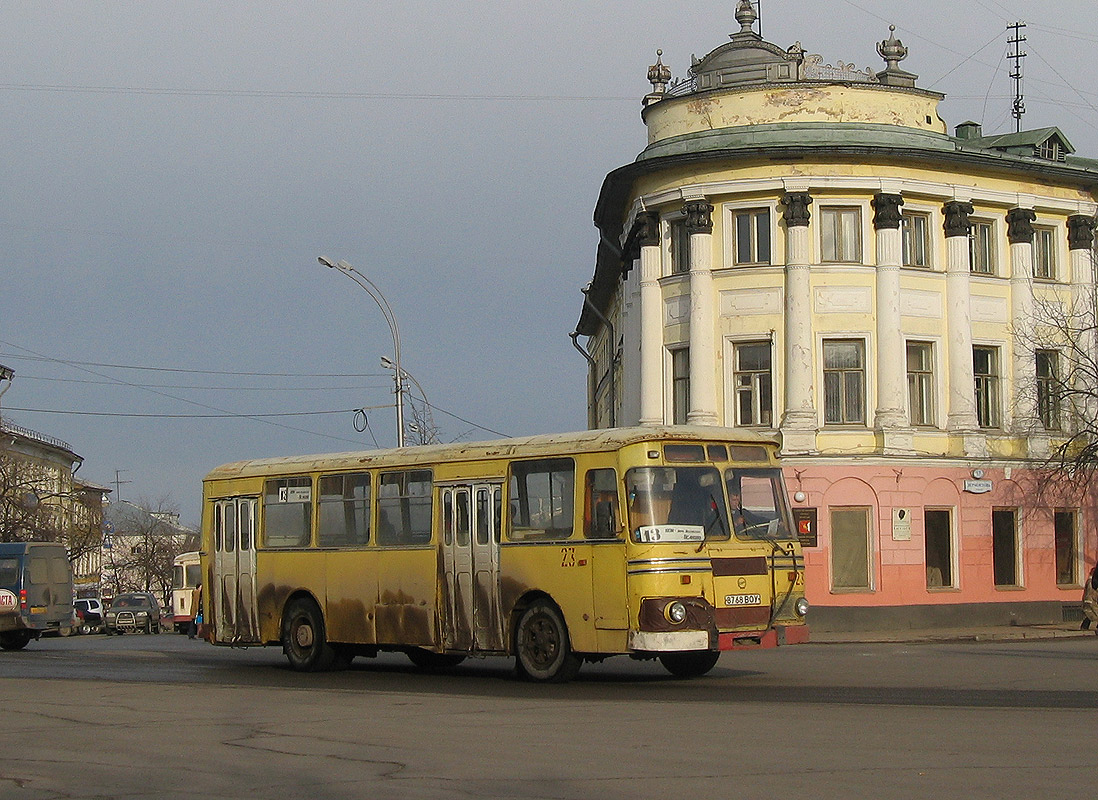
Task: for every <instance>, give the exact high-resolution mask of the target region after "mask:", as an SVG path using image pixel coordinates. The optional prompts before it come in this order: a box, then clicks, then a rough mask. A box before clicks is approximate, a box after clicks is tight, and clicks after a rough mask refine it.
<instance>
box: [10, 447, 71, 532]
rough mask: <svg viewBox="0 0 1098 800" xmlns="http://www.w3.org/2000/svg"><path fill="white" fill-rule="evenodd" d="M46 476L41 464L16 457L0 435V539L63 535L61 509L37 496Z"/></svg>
mask: <svg viewBox="0 0 1098 800" xmlns="http://www.w3.org/2000/svg"><path fill="white" fill-rule="evenodd" d="M48 480H49V475H48V471H47V470H46V468H45V467H43V466H42V465H40V464H37V463H35V462H33V461H31V460H29V459H26V458H22V457H20V456H19V455H18V454H17V453H15V452H14V451H13V450H11V448H10V447H8V446H7V445H6V444H5V443H4V442H3V440H2V439H0V542H56V541H61V540H62V539H63V533H64V525H63V523H64V514H63V510H62V509H61V508H60V507H59V506H58V505H57V504H56V503H43V502H42V500H41V495H42V487H43V485H44V484H46V483H47V481H48Z"/></svg>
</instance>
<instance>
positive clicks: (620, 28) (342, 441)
mask: <svg viewBox="0 0 1098 800" xmlns="http://www.w3.org/2000/svg"><path fill="white" fill-rule="evenodd" d="M735 6H736V3H735V2H734V0H721V2H717V1H716V0H702V1H699V2H691V3H679V4H670V3H667V2H654V0H633V1H632V2H624V1H623V0H603V1H602V2H599V3H590V2H557V3H546V2H541V3H533V2H530V3H520V2H514V0H510V1H509V2H502V1H501V0H480V2H476V3H467V2H457V3H428V2H422V1H417V0H402V2H388V0H384V1H382V0H377V1H375V2H368V3H367V2H314V3H285V2H282V3H279V2H262V3H259V2H248V3H244V2H220V1H219V2H214V1H212V0H211V1H210V2H180V1H179V0H173V2H159V1H157V0H144V1H143V2H132V3H121V2H112V3H105V2H48V3H47V2H37V1H34V2H29V1H28V2H10V0H5V1H3V2H0V11H2V13H3V21H4V25H3V33H2V34H0V37H2V38H0V41H2V45H3V46H2V47H0V74H2V76H3V77H0V141H2V142H3V143H4V145H5V147H4V150H3V158H2V159H0V186H2V192H3V205H2V206H0V235H2V236H3V238H4V247H3V248H0V259H2V262H3V266H2V268H0V363H3V364H5V365H7V366H10V367H12V368H13V369H15V370H16V378H15V382H14V384H13V386H12V388H11V389H10V390H9V391H8V392H7V393H6V394H5V395H4V398H3V401H2V403H3V412H4V415H5V417H6V418H8V419H10V420H11V421H12V422H14V423H16V424H18V425H22V426H24V427H28V428H32V429H34V430H37V431H40V432H42V433H46V434H49V435H52V436H56V437H58V438H61V439H64V440H66V441H68V442H69V443H70V444H71V445H72V446H73V448H74V449H75V450H76V451H77V452H78V453H80V454H81V455H82V456H84V458H85V463H84V466H83V467H82V469H81V471H80V475H81V477H83V478H85V479H88V480H92V481H95V482H99V483H103V484H106V485H110V484H111V483H112V482H113V481H114V480H115V477H116V470H118V471H121V472H120V477H121V479H122V480H124V481H129V483H126V484H124V485H122V487H121V495H122V497H124V498H126V499H129V500H146V501H149V502H152V503H156V502H158V501H159V500H161V499H163V498H169V499H170V501H171V502H173V503H174V504H176V505H177V506H178V507H179V508H180V510H181V511H182V512H183V518H184V521H185V522H188V523H191V524H196V523H197V521H198V514H199V504H200V503H199V501H200V496H201V495H200V493H201V479H202V476H203V475H204V474H205V473H206V472H207V471H208V470H209V469H210V468H212V467H214V466H216V465H218V464H220V463H224V462H226V461H235V460H238V459H243V458H251V457H261V456H269V455H286V454H295V453H307V452H328V451H331V452H337V451H346V450H354V449H361V448H366V447H373V444H374V438H372V437H376V440H377V442H378V443H379V444H380V445H382V446H389V445H391V444H392V443H393V442H394V429H395V424H394V421H393V411H392V409H391V408H376V409H374V410H371V411H370V412H369V419H370V423H371V430H370V431H367V432H365V433H357V432H356V431H355V429H354V428H353V426H352V419H351V415H350V413H341V414H328V415H309V416H295V417H278V418H268V419H267V421H266V422H260V421H256V420H252V419H244V418H241V417H239V416H238V417H231V416H230V417H222V418H203V419H199V418H193V417H191V418H186V417H180V416H178V415H200V414H206V415H209V414H215V415H224V414H236V415H243V414H273V413H299V412H317V411H333V410H340V409H343V410H349V409H354V408H358V407H363V406H384V405H385V404H386V403H391V402H392V395H391V387H392V384H391V379H390V376H389V374H388V373H385V372H384V371H383V370H382V369H381V368H380V366H379V363H378V362H379V358H380V357H381V356H383V355H391V354H392V353H391V350H392V346H391V340H390V336H389V332H388V328H387V327H386V326H385V323H384V320H383V318H382V316H381V314H380V312H379V311H378V309H377V307H376V306H374V304H373V303H372V301H371V300H370V298H369V297H368V296H367V295H366V294H365V292H363V291H361V290H360V289H358V288H357V287H355V286H353V285H351V283H350V281H348V280H347V279H346V278H345V277H343V276H341V275H339V274H336V273H335V272H334V271H332V270H327V269H324V268H323V267H321V266H319V265H318V264H317V260H316V259H317V256H318V255H325V256H327V257H329V258H331V259H332V260H337V259H345V260H346V261H348V262H350V263H351V264H353V265H354V266H356V267H357V268H359V269H360V270H361V271H362V272H364V273H365V274H366V275H368V276H369V277H370V278H371V280H373V281H374V282H375V284H377V286H378V287H379V288H380V289H381V291H382V292H383V293H384V295H385V296H386V298H388V300H389V302H390V304H391V305H392V308H393V310H394V312H395V315H396V317H397V320H398V323H399V326H400V333H401V338H402V345H403V361H404V367H405V368H406V369H407V370H408V371H409V372H410V373H411V374H412V375H413V376H415V378H416V379H418V381H419V382H420V384H422V385H423V387H424V389H425V390H426V391H427V394H428V397H429V398H430V400H431V402H432V403H433V404H434V405H435V407H436V415H435V421H436V423H437V424H438V426H439V427H440V428H441V434H442V439H443V440H444V441H452V440H455V439H458V438H461V439H467V440H478V439H485V438H494V434H493V433H490V432H488V431H489V430H490V431H498V432H501V433H504V434H508V435H524V434H531V433H542V432H551V431H565V430H579V429H582V428H584V427H585V424H586V417H585V398H584V393H585V384H584V381H585V374H586V367H585V362H584V361H583V359H582V358H581V357H580V355H579V354H578V353H576V352H575V350H574V349H573V348H572V345H571V342H570V341H569V339H568V333H569V332H571V331H572V330H573V328H574V326H575V322H576V320H577V318H578V316H579V311H580V304H581V299H582V298H581V295H580V293H579V290H580V287H582V286H583V285H584V284H585V283H586V282H587V281H588V280H589V279H590V277H591V272H592V269H593V264H594V253H595V245H596V242H597V237H596V232H595V230H594V228H593V226H592V223H591V216H592V211H593V208H594V203H595V200H596V198H597V196H598V190H599V187H600V185H601V183H602V179H603V177H604V176H605V174H606V173H607V172H608V171H609V170H611V169H613V168H615V167H617V166H620V165H621V164H624V163H627V162H628V161H631V160H632V159H633V158H634V157H635V156H636V154H637V153H638V152H639V151H640V150H641V148H642V147H643V145H644V140H645V139H644V137H645V132H644V127H643V125H642V124H641V121H640V117H639V112H640V98H641V97H642V96H643V94H644V93H645V92H646V91H647V90H648V89H649V85H648V83H647V81H646V77H645V76H646V71H647V67H648V65H649V64H651V63H653V61H654V59H655V50H656V48H662V49H663V51H664V56H663V58H664V61H665V63H667V64H668V65H669V66H670V67H671V68H672V70H673V72H674V75H675V77H676V79H677V78H681V77H683V76H684V75H685V72H686V69H687V67H688V66H689V63H690V56H691V54H696V55H698V56H702V55H704V54H705V53H707V52H709V51H710V50H712V49H713V48H715V47H717V46H718V45H720V44H722V43H723V42H725V41H727V38H726V37H727V34H729V33H732V32H734V31H735V30H738V25H737V24H736V22H735V20H734V19H733V15H734V10H735ZM1034 8H1040V9H1041V17H1040V18H1036V17H1032V16H1030V17H1026V16H1025V15H1024V14H1025V13H1029V14H1033V13H1035V12H1034V11H1033V9H1034ZM1018 19H1022V20H1024V21H1026V22H1028V23H1029V26H1028V28H1027V30H1026V35H1027V36H1028V42H1027V43H1026V45H1025V46H1024V49H1025V50H1026V51H1027V52H1028V53H1029V57H1028V58H1027V59H1026V60H1025V65H1024V68H1025V74H1026V82H1025V95H1026V106H1027V110H1028V113H1027V115H1026V117H1025V119H1024V127H1027V128H1037V127H1043V126H1047V125H1057V126H1059V127H1060V128H1061V129H1062V130H1063V131H1064V133H1065V134H1066V135H1067V137H1068V139H1069V140H1070V141H1071V142H1072V143H1073V144H1074V145H1075V147H1076V148H1077V150H1078V152H1079V154H1080V155H1085V156H1090V157H1098V133H1095V130H1098V90H1096V89H1095V88H1094V85H1093V82H1090V83H1089V84H1083V83H1080V85H1079V88H1078V89H1075V88H1072V87H1071V86H1070V85H1069V81H1072V80H1076V81H1078V80H1080V79H1081V77H1082V76H1085V75H1087V74H1089V72H1090V71H1091V67H1092V64H1093V62H1094V58H1093V56H1094V52H1095V49H1096V44H1098V4H1095V3H1093V2H1091V1H1090V0H1073V1H1072V2H1059V3H1055V2H1053V3H1043V4H1040V5H1039V6H1035V5H1034V4H1033V3H1025V2H1020V1H1019V0H1010V1H1002V2H993V1H992V0H973V2H969V3H963V4H959V3H956V2H953V1H952V0H948V1H947V0H929V1H928V2H911V1H910V0H906V1H905V2H899V1H898V0H857V1H856V2H854V1H852V0H829V2H823V1H822V0H819V1H817V2H809V1H808V0H789V1H787V2H778V1H777V0H763V7H762V33H763V35H764V37H765V38H766V39H767V40H769V41H772V42H774V43H776V44H779V45H781V46H782V47H787V46H789V45H790V44H792V43H793V42H795V41H800V42H801V43H802V44H803V46H804V47H805V48H806V49H807V50H808V51H809V52H812V53H820V54H821V55H823V56H824V60H825V62H827V63H832V64H833V63H835V62H837V61H845V62H848V63H853V64H855V65H856V66H857V67H859V68H862V69H864V68H865V67H873V68H874V69H878V68H881V67H883V62H881V60H880V58H879V57H878V56H877V54H876V51H875V45H876V42H878V41H880V40H882V39H885V38H887V37H888V25H889V23H892V24H895V25H896V26H897V35H898V36H899V37H900V38H901V39H902V40H903V41H904V44H906V45H907V46H908V48H909V49H910V56H909V57H908V59H907V60H906V61H905V62H903V67H904V68H905V69H908V70H909V71H912V72H916V73H918V74H919V75H920V80H919V85H920V86H921V87H923V88H931V89H934V90H936V91H941V92H944V93H946V94H947V95H948V99H947V101H946V102H945V103H943V105H942V114H943V116H944V117H945V119H946V121H947V123H949V125H950V127H951V128H952V126H953V125H955V124H957V123H958V122H962V121H964V120H966V119H974V120H977V121H981V122H983V124H984V126H985V131H986V132H988V133H993V132H1006V131H1008V130H1012V127H1011V126H1012V123H1013V121H1012V120H1011V118H1010V116H1009V109H1010V91H1011V90H1010V83H1009V81H1008V78H1007V73H1008V72H1009V65H1008V62H1007V61H1006V60H1005V58H1004V56H1005V54H1006V52H1007V45H1006V38H1007V35H1006V25H1007V24H1008V23H1009V22H1012V21H1015V20H1018ZM985 45H986V47H985ZM93 364H108V365H122V366H125V367H147V368H150V369H141V370H139V369H132V368H126V369H123V368H120V367H118V366H93ZM152 368H155V369H152ZM211 373H225V374H211ZM240 373H256V374H253V375H244V374H240ZM276 373H280V374H290V375H292V376H294V377H276V376H275V374H276ZM321 375H327V376H335V377H319V376H321ZM349 376H354V377H349ZM363 376H364V377H363ZM196 387H197V388H196ZM16 409H23V410H16ZM46 412H94V414H97V415H88V414H87V413H84V414H75V413H46ZM444 412H449V413H450V414H454V415H457V417H461V418H464V419H465V420H469V422H468V423H467V422H463V421H461V420H459V419H457V418H455V417H453V416H449V415H448V414H447V413H444ZM98 414H110V415H116V416H98ZM155 415H163V416H155ZM478 425H479V426H483V428H484V429H488V430H484V429H481V428H477V427H475V426H478ZM371 433H372V436H371Z"/></svg>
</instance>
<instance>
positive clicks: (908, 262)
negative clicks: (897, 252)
mask: <svg viewBox="0 0 1098 800" xmlns="http://www.w3.org/2000/svg"><path fill="white" fill-rule="evenodd" d="M902 221H903V245H904V266H905V267H922V268H924V269H925V268H927V267H929V266H930V215H929V214H920V213H915V212H912V213H905V214H904V215H903V217H902Z"/></svg>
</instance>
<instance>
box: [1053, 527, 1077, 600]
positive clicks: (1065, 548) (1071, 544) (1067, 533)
mask: <svg viewBox="0 0 1098 800" xmlns="http://www.w3.org/2000/svg"><path fill="white" fill-rule="evenodd" d="M1053 529H1054V532H1055V538H1056V585H1057V586H1076V585H1078V583H1079V577H1078V574H1077V571H1076V562H1077V560H1078V552H1079V551H1078V546H1079V545H1078V542H1077V540H1076V536H1075V512H1074V511H1066V510H1065V511H1057V512H1055V514H1054V515H1053Z"/></svg>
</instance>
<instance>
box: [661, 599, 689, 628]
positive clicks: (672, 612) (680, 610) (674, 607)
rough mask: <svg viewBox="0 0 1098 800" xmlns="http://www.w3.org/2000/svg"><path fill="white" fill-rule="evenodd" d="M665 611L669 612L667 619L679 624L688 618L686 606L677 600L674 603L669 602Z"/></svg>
mask: <svg viewBox="0 0 1098 800" xmlns="http://www.w3.org/2000/svg"><path fill="white" fill-rule="evenodd" d="M664 613H665V614H667V619H669V620H670V621H671V622H673V623H675V624H676V625H679V624H681V623H682V622H683V621H684V620H685V619H686V606H684V605H683V604H682V603H680V602H679V601H678V600H676V601H675V602H674V603H668V604H667V608H666V609H665V610H664Z"/></svg>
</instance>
